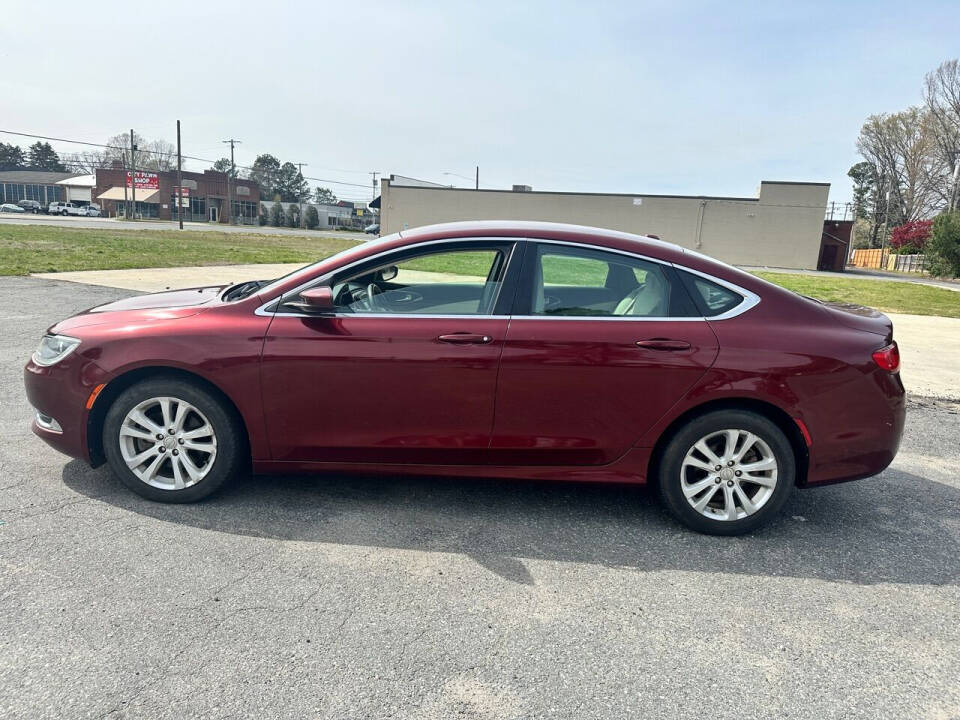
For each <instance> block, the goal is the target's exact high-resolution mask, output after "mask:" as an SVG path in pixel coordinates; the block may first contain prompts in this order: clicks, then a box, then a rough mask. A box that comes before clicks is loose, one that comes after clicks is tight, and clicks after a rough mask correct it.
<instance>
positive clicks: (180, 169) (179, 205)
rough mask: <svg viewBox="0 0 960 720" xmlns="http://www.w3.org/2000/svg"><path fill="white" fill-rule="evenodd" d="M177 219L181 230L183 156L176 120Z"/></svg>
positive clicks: (178, 126)
mask: <svg viewBox="0 0 960 720" xmlns="http://www.w3.org/2000/svg"><path fill="white" fill-rule="evenodd" d="M177 219H178V220H180V229H181V230H183V156H182V155H181V154H180V121H179V120H177Z"/></svg>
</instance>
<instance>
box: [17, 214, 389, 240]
mask: <svg viewBox="0 0 960 720" xmlns="http://www.w3.org/2000/svg"><path fill="white" fill-rule="evenodd" d="M3 223H12V224H15V225H54V226H57V227H73V228H93V229H103V228H109V229H111V230H118V229H123V230H176V229H177V223H175V222H167V221H163V220H138V221H136V222H126V221H123V220H116V219H114V218H93V217H74V216H71V215H68V216H66V217H57V216H56V215H30V214H23V215H19V214H17V215H14V214H9V215H8V214H3V215H0V226H2V224H3ZM183 229H184V230H189V231H191V232H239V233H259V234H263V235H299V236H307V237H335V238H347V239H352V240H369V239H370V237H371V236H370V235H366V234H364V233H362V232H347V231H342V230H300V229H297V228H280V227H272V226H270V225H264V226H262V227H261V226H260V225H225V224H221V223H199V222H185V223H184V224H183Z"/></svg>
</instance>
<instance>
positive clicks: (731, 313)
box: [254, 236, 760, 322]
mask: <svg viewBox="0 0 960 720" xmlns="http://www.w3.org/2000/svg"><path fill="white" fill-rule="evenodd" d="M452 242H468V243H477V244H482V243H489V242H501V243H502V242H512V243H514V250H516V245H517V244H518V243H521V242H531V243H539V244H544V245H565V246H568V247H573V248H587V249H590V250H597V251H600V252H609V253H615V254H618V255H625V256H627V257H630V258H636V259H638V260H645V261H646V262H651V263H655V264H657V265H665V266H667V267H672V268H674V269H675V270H682V271H684V272H688V273H691V274H693V275H698V276H700V277H702V278H703V279H705V280H709V281H710V282H713V283H716V284H717V285H720V286H721V287H725V288H727V289H728V290H731V291H733V292H735V293H737V294H738V295H740V296H741V297H743V302H741V303H740V304H739V305H736V306H735V307H732V308H731V309H730V310H727V311H726V312H724V313H721V314H719V315H712V316H701V315H695V316H690V317H683V316H680V317H631V316H619V317H617V316H609V315H597V316H592V315H427V314H414V313H411V314H409V315H408V314H403V313H329V314H324V315H311V314H309V313H290V312H278V311H275V312H269V311H268V310H267V309H266V308H267V306H269V305H273V304H274V303H279V302H282V301H283V298H285V297H287V296H288V295H295V294H299V293H300V292H302V291H303V290H305V289H306V288H308V287H311V286H313V285H316V284H319V283H323V282H326V281H327V280H329V279H331V278H332V277H333V276H334V275H336V274H337V273H339V272H341V271H343V270H349V269H350V268H352V267H354V266H356V265H361V264H363V263H365V262H368V261H370V260H376V259H377V258H378V257H382V256H384V255H389V254H391V253H394V252H402V251H404V250H409V249H413V248H421V247H427V246H429V245H440V244H445V243H452ZM514 255H515V252H512V253H511V254H510V261H513V258H514ZM504 272H506V269H505V270H504ZM499 294H500V288H498V289H497V297H496V298H494V305H495V304H496V301H497V299H499ZM759 304H760V296H759V295H757V294H756V293H754V292H751V291H750V290H747V289H746V288H743V287H741V286H739V285H736V284H734V283H732V282H728V281H727V280H722V279H721V278H718V277H716V276H714V275H710V274H709V273H705V272H701V271H700V270H694V269H693V268H690V267H687V266H686V265H680V264H677V263H672V262H668V261H667V260H660V259H659V258H654V257H649V256H647V255H641V254H640V253H636V252H630V251H627V250H621V249H619V248H611V247H606V246H604V245H595V244H593V243H587V242H571V241H569V240H553V239H550V238H526V237H506V236H504V237H477V238H442V239H439V240H428V241H427V242H423V243H416V244H413V245H405V246H403V247H399V248H392V249H390V250H384V251H383V252H381V253H375V254H373V255H369V256H367V257H365V258H361V259H360V260H355V261H354V262H352V263H349V264H347V265H344V266H342V267H339V268H336V269H335V270H331V271H330V272H329V273H326V274H325V275H321V276H320V277H318V278H314V279H312V280H308V281H307V282H304V283H302V284H300V285H298V286H297V287H295V288H294V289H293V290H290V291H289V292H287V293H283V294H282V295H280V296H279V297H277V298H274V299H273V300H269V301H268V302H265V303H263V304H262V305H260V306H259V307H258V308H257V309H256V310H255V311H254V314H256V315H261V316H266V317H271V316H274V315H278V316H282V317H300V318H317V317H335V318H339V317H348V318H359V317H373V318H401V317H406V318H424V319H447V318H449V319H459V320H463V319H464V318H477V319H485V320H490V319H496V318H509V319H510V320H561V321H563V320H565V321H570V320H580V321H583V320H601V321H604V322H611V321H613V322H623V321H628V322H694V321H714V320H730V319H731V318H735V317H738V316H739V315H742V314H743V313H745V312H747V311H748V310H751V309H753V308H754V307H756V306H757V305H759Z"/></svg>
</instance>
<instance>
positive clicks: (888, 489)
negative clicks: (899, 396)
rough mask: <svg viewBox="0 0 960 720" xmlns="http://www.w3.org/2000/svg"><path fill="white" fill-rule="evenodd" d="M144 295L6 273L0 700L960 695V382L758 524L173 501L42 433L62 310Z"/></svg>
mask: <svg viewBox="0 0 960 720" xmlns="http://www.w3.org/2000/svg"><path fill="white" fill-rule="evenodd" d="M126 294H128V293H127V292H126V291H122V290H116V289H105V288H98V287H94V286H85V285H77V284H72V283H62V282H56V281H48V280H40V279H34V278H9V277H8V278H2V279H0V302H2V306H3V307H5V308H8V310H7V311H6V312H5V313H4V314H3V317H2V330H3V333H4V338H5V342H4V343H3V345H2V347H0V363H2V368H3V371H4V372H3V375H2V377H3V378H4V380H3V383H2V384H0V427H3V428H5V429H6V430H5V434H4V439H3V442H2V443H0V466H2V469H3V474H2V478H0V483H2V484H0V489H2V492H0V521H2V522H3V525H2V526H0V603H2V607H3V613H2V614H0V638H2V653H0V716H2V717H4V718H62V717H69V718H102V717H110V718H120V717H123V718H178V719H179V718H184V717H210V718H229V717H243V718H246V717H271V718H272V717H323V718H327V717H330V718H387V717H393V718H438V719H440V718H443V719H447V718H452V717H463V718H484V719H486V718H491V719H492V718H524V719H526V718H548V717H549V718H571V719H574V718H575V719H577V720H580V719H582V718H618V719H622V718H627V717H637V718H682V717H698V718H699V717H710V718H745V717H747V718H764V717H770V718H773V717H776V718H786V717H789V718H817V719H818V720H819V719H822V718H871V719H874V718H908V717H909V718H953V717H958V716H960V687H958V683H957V673H956V668H957V667H958V666H960V591H958V584H960V564H958V557H960V524H958V520H957V519H958V517H960V476H958V475H957V473H956V471H955V468H956V467H957V466H958V464H960V446H958V444H957V441H956V438H957V437H958V433H960V414H958V413H960V406H958V405H957V404H954V403H950V402H946V401H943V400H935V399H923V398H912V399H911V402H910V410H909V418H908V426H907V431H906V436H905V438H904V442H903V446H902V448H901V451H900V454H899V456H898V457H897V459H896V461H895V462H894V464H893V466H892V467H891V468H890V469H889V470H887V471H886V472H884V473H883V474H882V475H880V476H879V477H877V478H874V479H871V480H866V481H861V482H856V483H849V484H844V485H837V486H832V487H827V488H822V489H819V490H813V491H804V492H799V491H798V492H796V493H794V495H793V497H792V498H791V500H790V502H789V504H788V506H787V509H786V511H785V513H784V514H783V516H782V517H781V518H780V519H779V520H778V521H776V522H775V523H774V524H773V525H772V526H770V527H769V528H767V529H766V530H764V531H761V532H758V533H756V534H754V535H752V536H748V537H743V538H726V539H725V538H712V537H705V536H700V535H695V534H693V533H690V532H687V531H685V530H683V529H681V528H680V527H679V526H678V525H677V524H675V523H674V522H672V521H671V520H669V519H668V518H667V517H666V516H665V514H664V513H663V511H662V510H661V509H660V507H659V506H658V504H657V503H656V502H654V501H653V500H652V499H651V498H650V497H649V496H648V495H647V494H646V493H645V492H644V491H643V490H642V489H636V488H610V487H589V486H588V487H584V486H579V485H559V484H550V483H539V484H538V483H517V482H494V481H479V480H458V479H454V478H450V479H443V480H437V479H434V480H429V479H412V480H411V479H398V478H395V477H385V478H379V479H376V478H348V477H342V476H327V477H321V476H317V477H280V478H252V479H247V480H243V481H241V482H238V483H235V484H234V485H232V486H231V487H230V488H229V489H228V490H227V491H225V492H224V493H223V494H222V495H220V496H218V497H216V498H214V499H211V500H210V501H208V502H205V503H202V504H199V505H192V506H168V505H160V504H153V503H150V502H147V501H145V500H142V499H140V498H138V497H136V496H134V495H132V494H131V493H129V492H128V491H126V490H125V489H123V488H122V487H121V486H120V485H119V484H118V483H117V482H116V481H115V480H113V479H112V478H111V477H110V475H109V474H108V473H107V472H106V471H105V470H104V469H98V470H90V469H89V468H88V467H86V466H84V465H83V464H82V463H80V462H76V461H70V460H67V459H66V458H64V457H62V456H60V455H58V454H57V453H55V452H54V451H53V450H50V449H48V448H47V447H46V446H45V445H43V444H42V443H41V442H40V441H39V440H37V439H36V438H34V437H33V436H32V434H31V433H30V432H29V430H28V422H29V418H30V415H31V412H30V409H29V407H28V405H27V403H26V400H25V398H24V394H23V390H22V383H21V378H20V373H21V369H22V365H23V362H24V361H25V359H26V357H27V355H28V354H29V353H30V352H31V350H32V349H33V348H34V346H35V344H36V341H37V339H38V338H39V336H40V334H41V332H42V331H43V329H44V328H46V327H47V326H48V325H49V324H50V323H52V322H54V321H55V320H57V319H58V318H60V317H62V316H63V315H65V314H68V313H70V312H73V311H76V310H79V309H81V308H84V307H88V306H90V305H94V304H96V303H100V302H104V301H108V300H111V299H114V298H117V297H121V296H123V295H126ZM334 410H335V409H331V411H334Z"/></svg>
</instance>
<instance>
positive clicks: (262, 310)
mask: <svg viewBox="0 0 960 720" xmlns="http://www.w3.org/2000/svg"><path fill="white" fill-rule="evenodd" d="M523 241H524V238H514V237H476V238H472V237H469V238H443V239H440V240H428V241H426V242H422V243H415V244H412V245H403V246H401V247H396V248H391V249H389V250H384V251H383V252H379V253H374V254H373V255H368V256H367V257H364V258H360V259H359V260H355V261H353V262H351V263H348V264H346V265H342V266H341V267H338V268H336V269H335V270H331V271H330V272H328V273H326V274H324V275H321V276H320V277H317V278H313V279H312V280H308V281H307V282H305V283H301V284H300V285H298V286H297V287H295V288H294V289H293V290H290V291H289V292H285V293H283V294H282V295H280V296H279V297H276V298H274V299H273V300H270V301H268V302H265V303H263V304H262V305H260V307H258V308H257V309H256V310H254V314H255V315H263V316H266V317H271V316H274V315H277V316H282V317H308V318H317V317H352V318H357V317H419V318H430V317H432V318H446V317H452V318H479V317H487V318H491V317H493V318H499V317H502V318H508V317H510V316H509V315H467V314H465V315H426V314H420V313H410V314H403V313H324V314H323V315H311V314H310V313H292V312H280V311H279V306H278V309H277V310H276V311H274V312H269V311H268V310H267V309H266V308H267V306H268V305H273V304H274V303H282V302H283V299H284V298H285V297H288V296H290V295H298V294H300V293H301V292H303V291H304V290H306V289H307V288H308V287H313V286H314V285H318V284H321V283H324V282H326V281H328V280H330V279H331V278H333V276H334V275H336V274H338V273H340V272H342V271H344V270H349V269H350V268H352V267H355V266H357V265H362V264H364V263H366V262H369V261H371V260H376V259H377V258H379V257H383V256H384V255H391V254H393V253H397V252H404V251H406V250H413V249H417V248H422V247H428V246H430V245H440V244H447V243H459V242H465V243H471V244H474V243H475V244H479V245H482V244H486V243H491V242H493V243H498V244H502V243H513V246H514V247H513V250H514V251H513V252H511V253H510V257H509V258H507V267H505V268H504V270H503V272H504V275H506V272H507V270H508V269H509V264H510V262H512V261H513V258H514V256H515V251H516V248H517V244H518V243H521V242H523ZM499 285H500V286H501V287H498V288H497V294H496V296H495V297H494V298H493V306H494V307H496V305H497V300H499V299H500V291H501V289H502V286H503V283H502V282H501V283H499Z"/></svg>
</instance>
